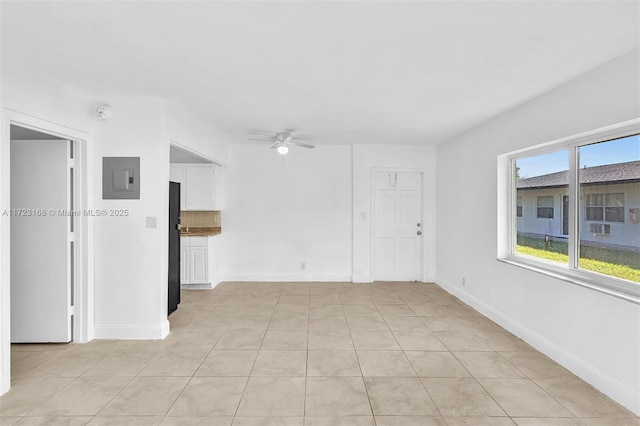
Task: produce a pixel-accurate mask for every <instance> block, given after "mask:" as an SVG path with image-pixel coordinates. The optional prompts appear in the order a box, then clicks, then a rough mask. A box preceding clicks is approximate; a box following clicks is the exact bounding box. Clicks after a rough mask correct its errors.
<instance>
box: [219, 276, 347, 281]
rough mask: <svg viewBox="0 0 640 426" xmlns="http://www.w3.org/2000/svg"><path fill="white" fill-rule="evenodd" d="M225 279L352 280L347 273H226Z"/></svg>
mask: <svg viewBox="0 0 640 426" xmlns="http://www.w3.org/2000/svg"><path fill="white" fill-rule="evenodd" d="M223 281H245V282H247V281H248V282H261V281H264V282H324V281H326V282H351V276H350V275H346V274H345V275H342V274H232V275H226V276H225V277H224V280H223Z"/></svg>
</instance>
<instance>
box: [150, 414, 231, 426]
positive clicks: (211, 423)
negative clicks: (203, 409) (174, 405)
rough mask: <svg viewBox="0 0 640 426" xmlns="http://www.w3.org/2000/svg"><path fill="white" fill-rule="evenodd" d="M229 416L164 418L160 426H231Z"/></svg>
mask: <svg viewBox="0 0 640 426" xmlns="http://www.w3.org/2000/svg"><path fill="white" fill-rule="evenodd" d="M232 421H233V417H231V416H206V417H205V416H200V417H198V416H195V417H193V416H177V417H172V416H166V417H165V418H164V419H162V422H160V425H161V426H196V425H202V426H231V422H232Z"/></svg>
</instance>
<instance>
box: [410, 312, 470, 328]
mask: <svg viewBox="0 0 640 426" xmlns="http://www.w3.org/2000/svg"><path fill="white" fill-rule="evenodd" d="M419 318H420V320H421V321H422V322H423V323H424V324H425V325H426V326H427V327H428V328H429V330H431V331H459V332H466V331H468V330H467V327H466V326H465V325H464V324H463V323H462V322H461V321H460V319H458V318H456V317H453V316H451V315H449V314H445V315H442V316H431V317H419Z"/></svg>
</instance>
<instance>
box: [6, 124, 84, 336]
mask: <svg viewBox="0 0 640 426" xmlns="http://www.w3.org/2000/svg"><path fill="white" fill-rule="evenodd" d="M74 144H75V142H74V141H73V140H65V139H61V138H58V137H54V136H51V135H47V134H44V133H40V132H36V131H33V130H30V129H25V128H21V127H18V126H11V157H10V161H11V210H10V212H9V215H10V216H11V342H12V343H53V342H55V343H68V342H70V341H72V339H73V337H72V336H73V331H72V321H73V312H72V309H73V303H74V300H73V299H74V298H73V287H74V284H75V282H76V277H75V269H74V268H73V265H74V263H75V247H74V246H75V241H74V240H75V232H74V231H75V230H74V225H75V223H74V222H75V210H74V193H75V182H74V162H73V160H74V159H73V153H74Z"/></svg>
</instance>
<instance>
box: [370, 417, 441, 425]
mask: <svg viewBox="0 0 640 426" xmlns="http://www.w3.org/2000/svg"><path fill="white" fill-rule="evenodd" d="M376 426H446V423H445V422H444V420H443V419H442V417H427V416H376Z"/></svg>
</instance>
